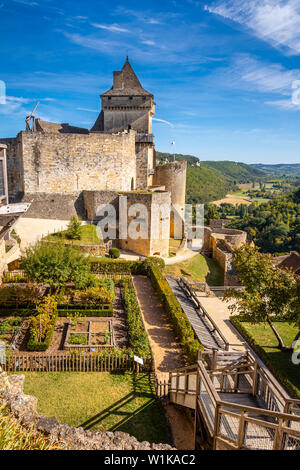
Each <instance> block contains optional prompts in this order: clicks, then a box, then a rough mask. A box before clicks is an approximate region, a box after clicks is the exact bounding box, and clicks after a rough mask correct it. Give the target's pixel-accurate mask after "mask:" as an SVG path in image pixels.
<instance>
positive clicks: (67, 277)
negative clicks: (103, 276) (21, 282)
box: [21, 242, 91, 289]
mask: <svg viewBox="0 0 300 470" xmlns="http://www.w3.org/2000/svg"><path fill="white" fill-rule="evenodd" d="M21 268H22V269H23V270H24V271H25V274H26V275H27V277H28V279H29V280H30V281H36V282H39V283H43V284H49V285H50V286H51V287H52V288H53V289H54V288H58V287H60V286H62V285H64V284H65V283H66V282H74V283H75V285H76V287H78V288H83V287H85V286H87V285H89V284H90V281H91V274H90V263H89V260H88V259H87V258H85V257H84V256H83V254H82V253H81V252H80V250H79V249H77V248H76V247H74V246H70V245H68V246H65V245H64V244H63V243H55V244H54V243H45V242H39V243H37V244H36V245H35V246H34V247H30V248H28V249H27V250H26V252H25V257H24V258H23V259H22V261H21Z"/></svg>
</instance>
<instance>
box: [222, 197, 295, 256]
mask: <svg viewBox="0 0 300 470" xmlns="http://www.w3.org/2000/svg"><path fill="white" fill-rule="evenodd" d="M299 214H300V189H298V190H297V191H294V192H293V193H291V194H289V195H286V196H283V197H279V198H277V199H274V200H271V201H269V202H266V203H263V204H259V205H258V204H257V203H254V204H251V205H250V206H248V208H247V210H245V212H244V213H243V214H241V218H239V219H238V220H235V221H233V222H232V223H231V224H230V225H228V227H230V228H237V229H240V230H245V231H246V232H247V234H248V238H249V239H250V240H253V241H254V243H255V244H256V245H257V246H258V247H259V248H260V249H261V250H262V252H264V253H274V254H275V253H278V254H280V253H287V252H289V251H292V250H296V251H300V218H299Z"/></svg>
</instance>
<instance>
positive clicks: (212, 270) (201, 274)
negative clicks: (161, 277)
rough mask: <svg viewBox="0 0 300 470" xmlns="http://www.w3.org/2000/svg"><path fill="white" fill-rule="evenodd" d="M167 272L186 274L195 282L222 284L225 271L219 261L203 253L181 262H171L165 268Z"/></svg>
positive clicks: (212, 284)
mask: <svg viewBox="0 0 300 470" xmlns="http://www.w3.org/2000/svg"><path fill="white" fill-rule="evenodd" d="M165 273H166V274H171V275H173V276H186V277H187V278H189V279H190V280H191V281H193V282H207V284H209V285H210V286H222V285H223V279H224V273H223V270H222V269H221V267H220V266H219V264H218V263H217V261H215V260H213V259H211V258H207V257H206V256H203V255H196V256H194V257H193V258H191V259H189V260H186V261H183V262H181V263H176V264H171V265H168V266H166V268H165Z"/></svg>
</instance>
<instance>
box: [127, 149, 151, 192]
mask: <svg viewBox="0 0 300 470" xmlns="http://www.w3.org/2000/svg"><path fill="white" fill-rule="evenodd" d="M154 168H155V162H154V146H153V144H147V143H136V187H135V188H132V189H138V190H139V189H147V188H148V187H149V186H152V183H153V176H151V175H150V172H149V170H153V169H154Z"/></svg>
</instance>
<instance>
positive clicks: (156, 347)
mask: <svg viewBox="0 0 300 470" xmlns="http://www.w3.org/2000/svg"><path fill="white" fill-rule="evenodd" d="M133 284H134V287H135V289H136V292H137V297H138V300H139V303H140V306H141V310H142V313H143V317H144V322H145V327H146V330H147V333H148V336H149V340H150V344H151V348H152V351H153V355H154V367H155V369H156V373H157V377H158V379H159V380H168V377H169V374H168V373H169V371H171V370H174V369H178V368H180V367H183V366H184V365H185V364H186V360H185V356H184V353H183V351H182V349H181V348H180V346H179V345H178V341H177V340H176V337H175V334H174V332H173V329H172V326H171V324H170V323H169V320H168V317H167V314H166V313H165V311H164V309H163V307H162V305H161V303H160V300H159V298H158V296H157V293H156V292H155V290H154V289H153V287H152V284H151V281H150V280H149V279H148V278H147V277H144V276H134V277H133ZM166 412H167V415H168V419H169V422H170V426H171V430H172V435H173V439H174V443H175V446H176V448H177V449H179V450H192V449H193V448H194V446H193V445H194V443H193V434H194V427H193V420H192V419H191V417H190V415H189V412H187V411H186V410H185V409H184V408H183V407H180V406H176V405H173V404H169V405H167V406H166Z"/></svg>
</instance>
